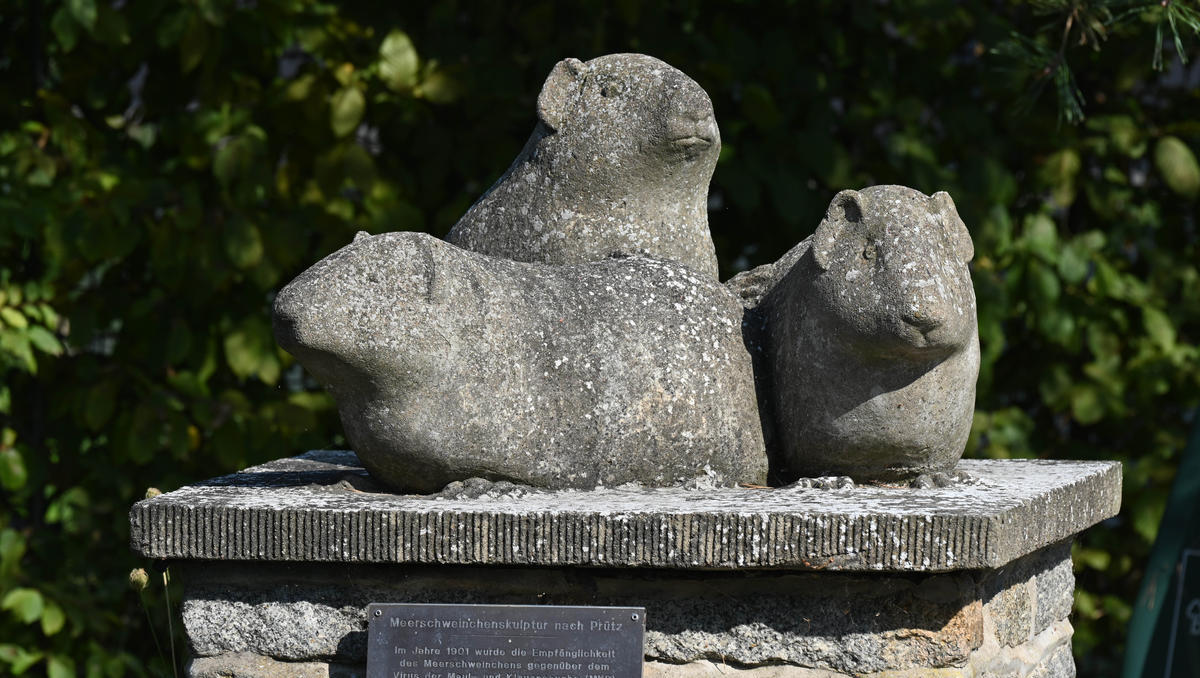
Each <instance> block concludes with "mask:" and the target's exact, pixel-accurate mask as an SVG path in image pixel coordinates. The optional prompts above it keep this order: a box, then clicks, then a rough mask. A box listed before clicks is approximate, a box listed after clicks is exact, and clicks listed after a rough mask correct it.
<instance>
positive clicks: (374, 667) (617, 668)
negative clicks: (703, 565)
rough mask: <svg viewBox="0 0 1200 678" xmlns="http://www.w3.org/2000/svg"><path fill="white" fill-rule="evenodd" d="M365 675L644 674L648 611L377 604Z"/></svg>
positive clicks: (610, 677) (637, 677)
mask: <svg viewBox="0 0 1200 678" xmlns="http://www.w3.org/2000/svg"><path fill="white" fill-rule="evenodd" d="M367 620H368V621H369V624H368V629H367V678H565V677H567V676H570V677H572V678H641V675H642V637H643V636H644V635H645V633H646V610H645V608H641V607H571V606H561V605H434V604H428V605H424V604H410V603H371V604H370V605H369V606H368V607H367Z"/></svg>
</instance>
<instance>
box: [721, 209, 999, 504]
mask: <svg viewBox="0 0 1200 678" xmlns="http://www.w3.org/2000/svg"><path fill="white" fill-rule="evenodd" d="M973 255H974V249H973V245H972V243H971V236H970V234H969V233H968V232H967V229H966V226H965V225H964V224H963V222H962V220H961V219H960V218H959V216H958V211H957V210H956V209H955V207H954V202H953V200H951V199H950V196H949V195H948V194H946V193H936V194H934V195H933V196H932V197H930V196H926V195H924V194H923V193H920V192H919V191H915V190H913V189H911V188H905V187H903V186H873V187H870V188H866V189H863V190H861V191H842V192H841V193H838V194H837V196H836V197H834V199H833V202H832V203H831V204H830V205H829V209H828V211H827V212H826V215H825V219H824V220H823V221H822V222H821V224H820V225H819V226H818V227H817V230H816V232H815V233H814V234H813V235H812V236H810V237H809V238H808V239H806V240H804V241H803V242H801V243H800V244H798V245H797V246H796V247H794V248H792V250H791V251H789V252H788V253H787V254H786V255H784V257H783V258H782V259H780V260H779V261H778V262H776V263H774V264H768V265H766V266H762V267H759V268H757V269H754V270H753V271H749V272H747V273H743V274H741V275H739V276H737V277H735V278H734V279H732V280H730V281H729V283H728V284H729V286H730V287H731V288H733V289H734V291H735V292H738V293H739V294H740V295H741V296H742V297H743V303H744V304H745V305H746V306H747V307H748V309H749V310H748V314H747V315H748V319H749V320H750V323H749V324H750V325H751V326H752V327H751V328H750V329H751V337H752V341H751V343H752V344H758V345H757V346H756V347H755V348H758V349H760V355H761V357H760V358H759V365H758V367H759V369H758V370H757V371H758V373H759V374H760V378H765V381H766V382H767V383H765V384H764V385H763V387H762V388H761V394H762V395H761V396H760V397H762V398H763V400H764V402H763V403H762V406H763V407H764V408H765V409H768V414H767V416H766V417H765V419H768V420H769V421H768V428H769V429H771V428H773V431H769V432H770V433H771V434H772V435H773V437H774V441H773V443H771V446H772V447H774V448H775V450H774V451H775V453H776V456H777V460H778V465H779V469H778V471H779V475H781V476H782V477H783V479H785V480H786V479H788V478H794V477H796V476H820V475H848V476H851V477H853V478H855V479H856V480H877V481H887V480H893V479H903V478H909V477H914V476H918V475H921V474H932V473H944V472H947V471H951V470H952V469H953V468H954V466H955V464H957V463H958V460H959V458H960V457H961V456H962V453H963V449H964V448H965V446H966V441H967V435H968V434H969V433H970V430H971V420H972V416H973V414H974V409H975V381H976V378H977V376H978V374H979V333H978V326H977V322H976V316H975V292H974V289H973V287H972V285H971V274H970V270H969V269H968V266H967V264H968V262H969V261H970V260H971V257H972V256H973ZM755 331H757V334H755Z"/></svg>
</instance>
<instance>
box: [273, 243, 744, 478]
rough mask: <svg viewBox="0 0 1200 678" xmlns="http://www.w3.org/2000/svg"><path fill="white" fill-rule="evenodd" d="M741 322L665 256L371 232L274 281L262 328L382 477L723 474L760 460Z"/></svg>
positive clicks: (727, 298)
mask: <svg viewBox="0 0 1200 678" xmlns="http://www.w3.org/2000/svg"><path fill="white" fill-rule="evenodd" d="M741 316H742V309H741V306H740V304H739V303H738V301H737V299H736V298H735V297H734V296H733V295H732V294H731V293H730V292H729V291H728V290H727V289H725V288H724V287H722V286H721V285H720V284H718V283H717V282H716V281H715V280H713V279H710V278H708V277H707V276H703V275H699V274H697V273H695V272H693V271H692V270H691V269H688V268H687V267H685V266H682V265H680V264H677V263H671V262H665V261H661V260H656V259H649V258H646V257H641V256H632V257H622V258H609V259H605V260H603V261H598V262H594V263H588V264H578V265H572V266H548V265H545V264H529V263H519V262H514V261H508V260H506V259H498V258H494V257H488V256H485V255H481V254H477V253H474V252H468V251H466V250H463V249H460V248H458V247H456V246H454V245H451V244H449V243H446V242H443V241H441V240H437V239H436V238H432V237H430V236H428V235H425V234H420V233H388V234H384V235H378V236H373V237H371V236H366V235H365V234H362V235H361V236H360V237H358V238H356V239H355V241H354V242H353V243H351V244H350V245H348V246H346V247H344V248H342V249H341V250H338V251H337V252H335V253H334V254H332V255H330V256H328V257H326V258H325V259H323V260H321V261H320V262H318V263H317V264H315V265H314V266H312V267H311V268H309V269H308V270H307V271H305V272H304V273H303V274H301V275H300V276H299V277H297V278H296V279H295V280H294V281H292V282H291V283H290V284H289V285H288V286H287V287H285V288H284V289H283V290H282V291H280V293H279V295H278V296H277V298H276V300H275V333H276V338H277V339H278V341H279V343H280V344H281V345H282V346H283V347H284V348H285V349H287V350H288V351H289V352H291V353H292V354H293V355H295V356H296V357H297V358H298V359H299V360H300V362H301V363H303V364H304V366H305V367H306V368H307V369H308V370H309V371H310V372H311V373H312V374H313V375H314V376H316V377H317V378H318V379H319V380H321V381H322V382H323V383H324V384H325V385H326V386H327V387H328V388H329V390H330V391H331V392H332V393H333V395H334V397H335V399H336V400H337V403H338V410H339V412H340V414H341V418H342V423H343V425H344V427H345V430H346V435H347V437H348V438H349V440H350V442H351V444H352V445H353V446H354V449H355V450H356V451H357V453H358V456H359V458H360V459H361V460H362V463H363V464H364V466H366V468H367V469H368V470H369V471H370V472H371V474H372V475H373V476H375V477H376V478H378V479H379V480H381V481H383V482H385V483H387V484H388V485H391V486H392V487H396V488H401V489H407V490H416V491H422V492H432V491H435V490H438V489H440V488H441V487H442V486H444V485H446V484H447V483H449V482H451V481H456V480H464V479H467V478H470V477H473V476H479V477H484V478H489V479H493V480H510V481H515V482H521V483H527V484H529V485H534V486H542V487H550V486H553V487H560V488H561V487H583V488H588V487H596V486H613V485H620V484H622V483H628V482H635V481H636V482H640V483H643V484H647V485H655V486H657V485H671V484H678V483H681V482H683V481H686V480H688V479H691V478H697V477H702V478H711V479H713V480H714V481H715V482H717V483H718V484H732V483H736V482H763V481H765V476H766V464H767V461H766V452H765V449H764V446H763V441H762V434H761V430H760V428H759V425H758V417H757V414H756V411H755V396H754V384H753V373H752V368H751V362H750V357H749V355H748V354H747V352H746V348H745V346H744V345H743V343H742V337H741V329H740V327H741Z"/></svg>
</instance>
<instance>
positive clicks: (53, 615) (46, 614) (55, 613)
mask: <svg viewBox="0 0 1200 678" xmlns="http://www.w3.org/2000/svg"><path fill="white" fill-rule="evenodd" d="M66 621H67V616H66V615H65V614H63V609H62V608H61V607H59V606H58V603H56V602H54V601H53V600H47V601H46V608H45V609H44V610H42V633H44V634H46V635H47V636H52V635H54V634H56V633H58V632H59V631H61V630H62V627H63V624H64V623H66Z"/></svg>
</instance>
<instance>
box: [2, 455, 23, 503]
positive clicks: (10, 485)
mask: <svg viewBox="0 0 1200 678" xmlns="http://www.w3.org/2000/svg"><path fill="white" fill-rule="evenodd" d="M28 479H29V471H28V470H27V469H26V468H25V458H24V457H23V456H21V452H20V451H19V450H17V448H15V447H5V448H3V449H0V486H3V487H4V489H6V490H8V491H10V492H15V491H17V490H19V489H21V488H22V487H25V482H26V481H27V480H28Z"/></svg>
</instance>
